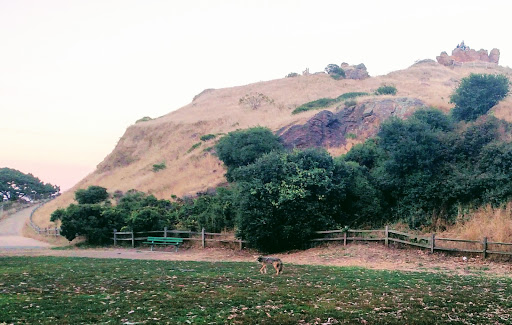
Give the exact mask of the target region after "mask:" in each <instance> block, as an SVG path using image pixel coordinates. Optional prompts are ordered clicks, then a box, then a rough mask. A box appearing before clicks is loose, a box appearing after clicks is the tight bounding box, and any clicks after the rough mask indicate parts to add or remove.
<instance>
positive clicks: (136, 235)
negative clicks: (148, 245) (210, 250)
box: [112, 227, 245, 250]
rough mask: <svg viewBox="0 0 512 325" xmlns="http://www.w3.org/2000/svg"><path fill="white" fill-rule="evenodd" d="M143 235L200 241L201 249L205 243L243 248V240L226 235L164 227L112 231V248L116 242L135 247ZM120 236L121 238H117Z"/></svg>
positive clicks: (143, 238)
mask: <svg viewBox="0 0 512 325" xmlns="http://www.w3.org/2000/svg"><path fill="white" fill-rule="evenodd" d="M145 234H162V237H179V238H182V239H183V241H200V242H201V247H202V248H205V247H206V243H207V242H217V243H237V244H238V247H239V249H240V250H241V249H242V248H243V244H244V243H245V241H244V240H240V239H236V238H234V237H231V236H230V237H227V236H228V235H226V234H221V233H214V232H206V231H205V229H204V228H203V229H202V230H201V232H194V231H187V230H169V229H167V227H165V228H164V229H163V230H153V231H141V232H133V231H123V232H120V231H117V230H116V229H114V237H113V238H112V239H113V240H114V246H116V245H117V242H118V241H131V245H132V247H135V242H137V241H145V240H147V238H148V236H144V235H145ZM119 236H121V237H119ZM208 237H221V238H208Z"/></svg>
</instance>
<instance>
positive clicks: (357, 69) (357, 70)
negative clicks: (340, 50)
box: [340, 62, 370, 80]
mask: <svg viewBox="0 0 512 325" xmlns="http://www.w3.org/2000/svg"><path fill="white" fill-rule="evenodd" d="M340 67H341V68H342V69H343V71H345V78H346V79H356V80H362V79H366V78H369V77H370V75H369V74H368V71H367V70H366V66H365V65H364V64H363V63H360V64H357V65H349V64H348V63H346V62H343V63H342V64H341V65H340Z"/></svg>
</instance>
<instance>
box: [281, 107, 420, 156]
mask: <svg viewBox="0 0 512 325" xmlns="http://www.w3.org/2000/svg"><path fill="white" fill-rule="evenodd" d="M424 106H425V104H424V103H423V102H422V101H421V100H419V99H415V98H388V99H378V100H367V101H365V102H362V103H360V104H358V105H356V106H352V107H348V108H344V109H341V110H340V111H339V112H336V113H333V112H330V111H327V110H324V111H321V112H319V113H318V114H316V115H315V116H313V117H312V118H311V119H309V120H308V121H307V122H306V123H305V124H301V125H294V126H292V127H291V128H289V129H288V130H286V131H284V130H280V131H278V135H279V136H280V138H281V140H282V141H283V143H284V145H285V147H286V148H288V149H293V148H300V149H304V148H310V147H325V148H329V147H340V146H342V145H345V144H346V143H347V142H346V136H347V134H349V133H351V134H354V135H356V136H363V137H368V136H373V135H375V134H376V133H377V131H378V128H379V125H380V123H381V122H382V121H384V120H386V119H388V118H389V117H390V116H397V117H400V118H403V117H405V116H408V115H410V114H412V112H413V111H414V110H416V109H417V108H420V107H424Z"/></svg>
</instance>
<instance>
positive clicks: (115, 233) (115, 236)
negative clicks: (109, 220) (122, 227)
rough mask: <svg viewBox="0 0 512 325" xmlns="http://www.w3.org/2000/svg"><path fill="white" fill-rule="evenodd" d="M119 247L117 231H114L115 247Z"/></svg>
mask: <svg viewBox="0 0 512 325" xmlns="http://www.w3.org/2000/svg"><path fill="white" fill-rule="evenodd" d="M116 245H117V230H116V229H114V246H116Z"/></svg>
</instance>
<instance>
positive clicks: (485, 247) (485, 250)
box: [482, 237, 487, 258]
mask: <svg viewBox="0 0 512 325" xmlns="http://www.w3.org/2000/svg"><path fill="white" fill-rule="evenodd" d="M482 244H483V246H484V250H483V253H484V254H483V256H484V258H486V257H487V237H484V241H483V243H482Z"/></svg>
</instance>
